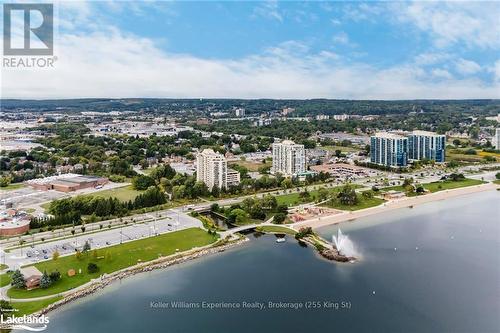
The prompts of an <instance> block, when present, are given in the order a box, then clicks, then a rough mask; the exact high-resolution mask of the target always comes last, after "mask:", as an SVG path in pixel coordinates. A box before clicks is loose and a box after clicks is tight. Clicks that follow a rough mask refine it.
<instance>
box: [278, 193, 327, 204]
mask: <svg viewBox="0 0 500 333" xmlns="http://www.w3.org/2000/svg"><path fill="white" fill-rule="evenodd" d="M309 193H310V194H311V197H310V200H308V201H307V202H311V201H314V200H315V197H316V194H317V193H318V191H312V192H309ZM276 201H277V202H278V205H287V206H295V205H298V204H301V203H305V202H304V201H302V199H301V198H300V196H299V193H290V194H282V195H279V196H276Z"/></svg>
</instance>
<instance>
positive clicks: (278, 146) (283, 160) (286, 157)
mask: <svg viewBox="0 0 500 333" xmlns="http://www.w3.org/2000/svg"><path fill="white" fill-rule="evenodd" d="M271 171H272V173H273V174H276V173H281V174H282V175H284V176H293V175H296V174H299V173H302V172H305V171H306V153H305V149H304V145H299V144H296V143H295V142H293V141H290V140H285V141H283V142H280V143H273V167H272V170H271Z"/></svg>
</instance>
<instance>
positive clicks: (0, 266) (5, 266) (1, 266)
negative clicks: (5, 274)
mask: <svg viewBox="0 0 500 333" xmlns="http://www.w3.org/2000/svg"><path fill="white" fill-rule="evenodd" d="M7 267H9V266H7V265H6V264H0V270H2V269H6V268H7Z"/></svg>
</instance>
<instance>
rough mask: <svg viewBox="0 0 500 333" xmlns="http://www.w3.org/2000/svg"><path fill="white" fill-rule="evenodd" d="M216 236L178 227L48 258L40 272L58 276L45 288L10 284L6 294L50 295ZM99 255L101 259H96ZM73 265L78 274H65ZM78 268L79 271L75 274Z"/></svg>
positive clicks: (18, 295) (200, 243) (211, 240)
mask: <svg viewBox="0 0 500 333" xmlns="http://www.w3.org/2000/svg"><path fill="white" fill-rule="evenodd" d="M216 239H217V236H213V235H209V234H208V233H207V232H206V231H204V230H203V229H199V228H190V229H185V230H181V231H176V232H171V233H167V234H162V235H159V236H155V237H150V238H146V239H141V240H136V241H132V242H128V243H124V244H120V245H115V246H110V247H107V248H104V249H99V250H96V251H95V252H96V255H94V251H90V252H91V253H86V254H82V255H81V258H80V259H77V258H76V256H75V255H71V256H66V257H61V258H59V259H58V260H56V261H53V260H49V261H45V262H41V263H38V264H36V265H35V267H36V268H38V269H39V270H40V271H41V272H43V271H47V273H50V272H53V271H56V270H58V271H59V272H61V279H60V280H59V281H57V282H55V283H54V284H53V285H52V286H50V287H49V288H46V289H40V288H38V289H33V290H25V289H15V288H11V289H9V290H8V291H7V294H8V295H9V296H10V297H12V298H33V297H40V296H47V295H53V294H57V293H61V292H64V291H67V290H70V289H73V288H76V287H78V286H80V285H82V284H84V283H87V282H89V281H90V280H91V279H95V278H98V277H99V276H100V275H101V274H103V273H112V272H115V271H118V270H120V269H123V268H126V267H129V266H133V265H135V264H137V263H139V262H146V261H150V260H153V259H157V258H158V257H160V256H168V255H171V254H174V253H176V252H177V251H176V250H177V249H178V250H179V251H186V250H189V249H192V248H194V247H201V246H205V245H209V244H211V243H213V242H215V241H216ZM99 258H101V259H99ZM90 262H93V263H96V264H97V265H98V266H99V272H97V273H93V274H90V273H88V272H87V265H88V264H89V263H90ZM70 269H74V270H75V271H76V272H77V274H76V275H75V276H73V277H68V276H67V272H68V270H70ZM80 269H81V271H82V273H81V274H78V272H79V270H80Z"/></svg>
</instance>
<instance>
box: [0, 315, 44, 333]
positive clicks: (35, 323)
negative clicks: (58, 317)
mask: <svg viewBox="0 0 500 333" xmlns="http://www.w3.org/2000/svg"><path fill="white" fill-rule="evenodd" d="M48 323H49V317H47V316H45V315H41V316H39V317H35V316H27V315H24V316H22V317H16V316H15V315H12V316H9V317H6V318H4V316H3V314H2V315H1V316H0V328H2V329H12V330H26V331H32V332H41V331H44V330H46V329H47V324H48Z"/></svg>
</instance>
